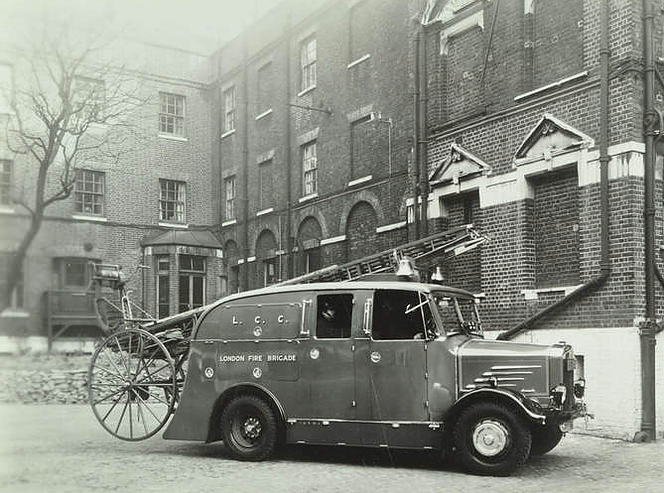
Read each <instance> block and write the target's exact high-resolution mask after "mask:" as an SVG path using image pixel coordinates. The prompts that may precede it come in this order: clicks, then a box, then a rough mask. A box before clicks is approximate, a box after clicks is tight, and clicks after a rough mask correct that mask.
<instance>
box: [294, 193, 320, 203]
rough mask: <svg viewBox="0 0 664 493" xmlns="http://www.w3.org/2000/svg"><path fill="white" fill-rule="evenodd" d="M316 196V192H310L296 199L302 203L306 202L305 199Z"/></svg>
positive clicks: (311, 198)
mask: <svg viewBox="0 0 664 493" xmlns="http://www.w3.org/2000/svg"><path fill="white" fill-rule="evenodd" d="M316 197H318V192H315V193H311V194H309V195H305V196H304V197H300V198H299V199H297V201H298V202H299V203H302V202H306V201H307V200H313V199H315V198H316Z"/></svg>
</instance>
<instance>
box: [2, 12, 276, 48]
mask: <svg viewBox="0 0 664 493" xmlns="http://www.w3.org/2000/svg"><path fill="white" fill-rule="evenodd" d="M281 1H282V0H0V17H5V19H6V18H7V17H12V16H20V17H22V18H24V20H25V19H28V18H35V20H38V18H40V17H41V18H47V19H54V18H62V19H69V20H72V21H73V22H74V23H76V24H79V25H80V24H88V25H89V27H90V28H91V29H93V30H94V29H95V26H96V25H98V24H100V23H101V24H103V25H104V26H105V27H109V26H114V27H115V29H120V30H121V31H122V32H123V34H124V35H126V36H128V37H131V38H135V39H136V38H137V39H140V40H143V41H149V42H152V43H158V44H162V45H167V46H173V47H178V48H183V49H188V50H192V51H196V52H200V53H203V54H210V53H212V52H213V51H214V50H216V49H217V48H218V47H219V46H220V45H221V44H222V43H224V42H225V41H227V40H229V39H230V38H232V37H233V36H235V35H236V34H238V33H239V32H240V31H241V30H242V29H243V28H244V27H246V26H247V25H249V24H250V23H251V22H252V21H253V20H255V19H256V18H257V17H259V16H261V15H262V14H265V13H266V12H267V11H269V10H270V9H271V8H272V7H274V6H276V5H277V4H278V3H280V2H281ZM3 14H4V15H3ZM7 14H9V15H8V16H7ZM6 16H7V17H6Z"/></svg>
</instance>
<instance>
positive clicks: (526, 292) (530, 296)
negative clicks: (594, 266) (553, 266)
mask: <svg viewBox="0 0 664 493" xmlns="http://www.w3.org/2000/svg"><path fill="white" fill-rule="evenodd" d="M580 286H581V284H577V285H576V286H555V287H552V288H539V289H537V288H536V289H523V290H522V291H521V294H522V295H523V297H524V299H526V300H537V299H539V295H541V294H548V293H563V294H564V296H567V295H568V294H570V293H571V292H573V291H574V290H575V289H578V288H579V287H580Z"/></svg>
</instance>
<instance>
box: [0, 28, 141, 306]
mask: <svg viewBox="0 0 664 493" xmlns="http://www.w3.org/2000/svg"><path fill="white" fill-rule="evenodd" d="M72 46H73V44H71V43H68V42H66V41H64V40H57V41H55V42H54V41H53V40H48V41H46V42H41V43H40V45H39V46H36V47H33V48H32V49H31V50H29V51H20V50H18V51H17V52H16V54H17V57H18V58H19V61H18V63H15V64H14V67H16V68H17V69H16V70H17V74H16V75H15V80H16V87H15V89H14V94H13V95H12V98H11V105H12V109H13V115H12V116H11V118H9V119H8V122H7V128H6V143H7V146H8V147H9V149H10V150H11V151H12V152H14V153H16V154H18V155H20V159H21V166H25V167H26V169H23V170H22V171H23V172H24V175H26V176H27V177H28V178H27V181H25V182H24V183H26V182H27V187H25V185H24V188H23V189H22V190H15V191H14V192H13V196H12V200H13V201H14V202H15V203H16V204H19V205H20V206H22V207H23V208H25V210H26V211H27V212H28V213H29V225H28V228H27V231H26V232H25V234H24V236H23V238H22V240H21V242H20V244H19V247H18V249H17V251H16V253H15V257H14V261H13V262H12V263H11V264H10V266H9V272H8V275H7V284H6V290H5V292H4V293H2V300H1V301H0V302H1V303H2V306H8V305H10V303H11V297H12V292H13V290H14V288H15V287H16V285H17V283H18V281H19V279H20V276H21V269H22V266H23V263H24V260H25V257H26V255H27V252H28V249H29V248H30V245H31V244H32V242H33V240H34V239H35V237H36V236H37V233H38V232H39V230H40V227H41V225H42V222H43V220H44V214H45V211H46V209H47V208H48V207H49V206H51V205H52V204H54V203H56V202H58V201H62V200H65V199H67V198H68V197H69V196H70V195H71V194H72V192H73V191H74V187H75V184H76V170H77V169H80V168H83V167H84V166H85V165H86V164H85V163H89V162H95V163H100V162H105V161H112V162H116V161H117V160H119V159H121V154H122V152H123V151H124V150H126V149H127V148H128V144H129V143H130V142H133V143H134V144H136V140H137V139H140V135H139V134H140V132H139V131H138V126H137V125H135V124H134V123H133V122H136V121H137V118H138V116H137V110H138V108H139V107H141V106H144V105H145V104H146V103H147V100H146V99H141V97H140V96H139V89H140V83H139V79H138V78H137V77H135V76H132V75H131V74H130V72H129V71H127V70H126V69H125V68H124V67H123V66H118V64H116V63H113V62H109V61H107V60H106V61H104V57H105V55H106V54H107V53H108V50H106V49H105V48H106V47H100V46H97V47H95V46H93V45H91V44H87V45H86V46H84V47H83V48H80V47H79V48H72ZM79 46H81V45H80V44H79Z"/></svg>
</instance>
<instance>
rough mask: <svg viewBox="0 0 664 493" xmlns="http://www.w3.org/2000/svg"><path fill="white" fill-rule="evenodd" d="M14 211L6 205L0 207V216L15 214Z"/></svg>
mask: <svg viewBox="0 0 664 493" xmlns="http://www.w3.org/2000/svg"><path fill="white" fill-rule="evenodd" d="M15 213H16V209H14V208H13V207H8V206H6V205H0V214H15Z"/></svg>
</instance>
